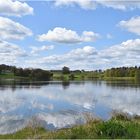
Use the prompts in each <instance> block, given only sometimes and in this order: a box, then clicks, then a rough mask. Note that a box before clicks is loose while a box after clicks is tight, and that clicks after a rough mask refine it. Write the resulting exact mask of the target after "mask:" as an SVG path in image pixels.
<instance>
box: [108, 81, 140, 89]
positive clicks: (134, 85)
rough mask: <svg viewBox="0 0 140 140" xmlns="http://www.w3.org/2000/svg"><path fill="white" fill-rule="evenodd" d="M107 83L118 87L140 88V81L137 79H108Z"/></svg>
mask: <svg viewBox="0 0 140 140" xmlns="http://www.w3.org/2000/svg"><path fill="white" fill-rule="evenodd" d="M106 85H107V86H110V87H116V88H119V87H120V88H128V87H131V88H140V81H137V80H131V81H130V80H129V81H127V80H121V81H106Z"/></svg>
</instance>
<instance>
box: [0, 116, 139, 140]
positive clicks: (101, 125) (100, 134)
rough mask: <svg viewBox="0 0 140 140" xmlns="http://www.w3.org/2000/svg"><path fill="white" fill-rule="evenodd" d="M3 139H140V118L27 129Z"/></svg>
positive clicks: (115, 118) (119, 118)
mask: <svg viewBox="0 0 140 140" xmlns="http://www.w3.org/2000/svg"><path fill="white" fill-rule="evenodd" d="M0 138H1V139H9V138H10V139H27V138H38V139H39V138H40V139H59V138H61V139H93V138H100V139H103V138H137V139H139V138H140V118H139V117H135V118H131V119H130V118H128V117H127V116H124V115H116V116H115V117H112V119H110V120H109V121H102V120H89V121H88V122H87V123H86V124H84V125H79V126H74V127H72V128H66V129H61V130H57V131H47V130H45V129H44V128H41V127H37V128H31V127H27V128H24V129H23V130H21V131H18V132H16V133H15V134H9V135H0Z"/></svg>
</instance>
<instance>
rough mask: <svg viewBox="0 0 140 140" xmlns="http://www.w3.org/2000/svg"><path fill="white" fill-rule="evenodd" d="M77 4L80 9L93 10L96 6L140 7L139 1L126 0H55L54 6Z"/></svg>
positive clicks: (126, 8) (116, 7)
mask: <svg viewBox="0 0 140 140" xmlns="http://www.w3.org/2000/svg"><path fill="white" fill-rule="evenodd" d="M74 5H78V6H79V7H81V8H82V9H86V10H87V9H88V10H95V9H96V8H97V7H98V6H103V7H107V8H113V9H118V10H123V11H125V10H133V9H136V8H140V1H139V0H138V1H128V0H55V6H74Z"/></svg>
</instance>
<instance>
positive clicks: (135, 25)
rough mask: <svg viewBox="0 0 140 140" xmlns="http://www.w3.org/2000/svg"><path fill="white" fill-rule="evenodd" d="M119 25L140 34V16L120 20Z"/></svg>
mask: <svg viewBox="0 0 140 140" xmlns="http://www.w3.org/2000/svg"><path fill="white" fill-rule="evenodd" d="M119 26H120V27H121V28H123V29H125V30H127V31H129V32H131V33H135V34H137V35H140V16H138V17H132V18H131V19H129V20H126V21H125V20H123V21H120V22H119Z"/></svg>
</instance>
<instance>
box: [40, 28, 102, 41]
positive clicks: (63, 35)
mask: <svg viewBox="0 0 140 140" xmlns="http://www.w3.org/2000/svg"><path fill="white" fill-rule="evenodd" d="M99 37H100V35H99V34H98V33H94V32H91V31H84V32H83V33H82V35H78V34H77V32H76V31H73V30H68V29H66V28H61V27H56V28H54V29H53V30H49V31H48V32H47V33H46V34H42V35H39V36H38V40H39V41H53V42H58V43H66V44H73V43H81V42H92V41H95V40H96V39H97V38H99Z"/></svg>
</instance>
